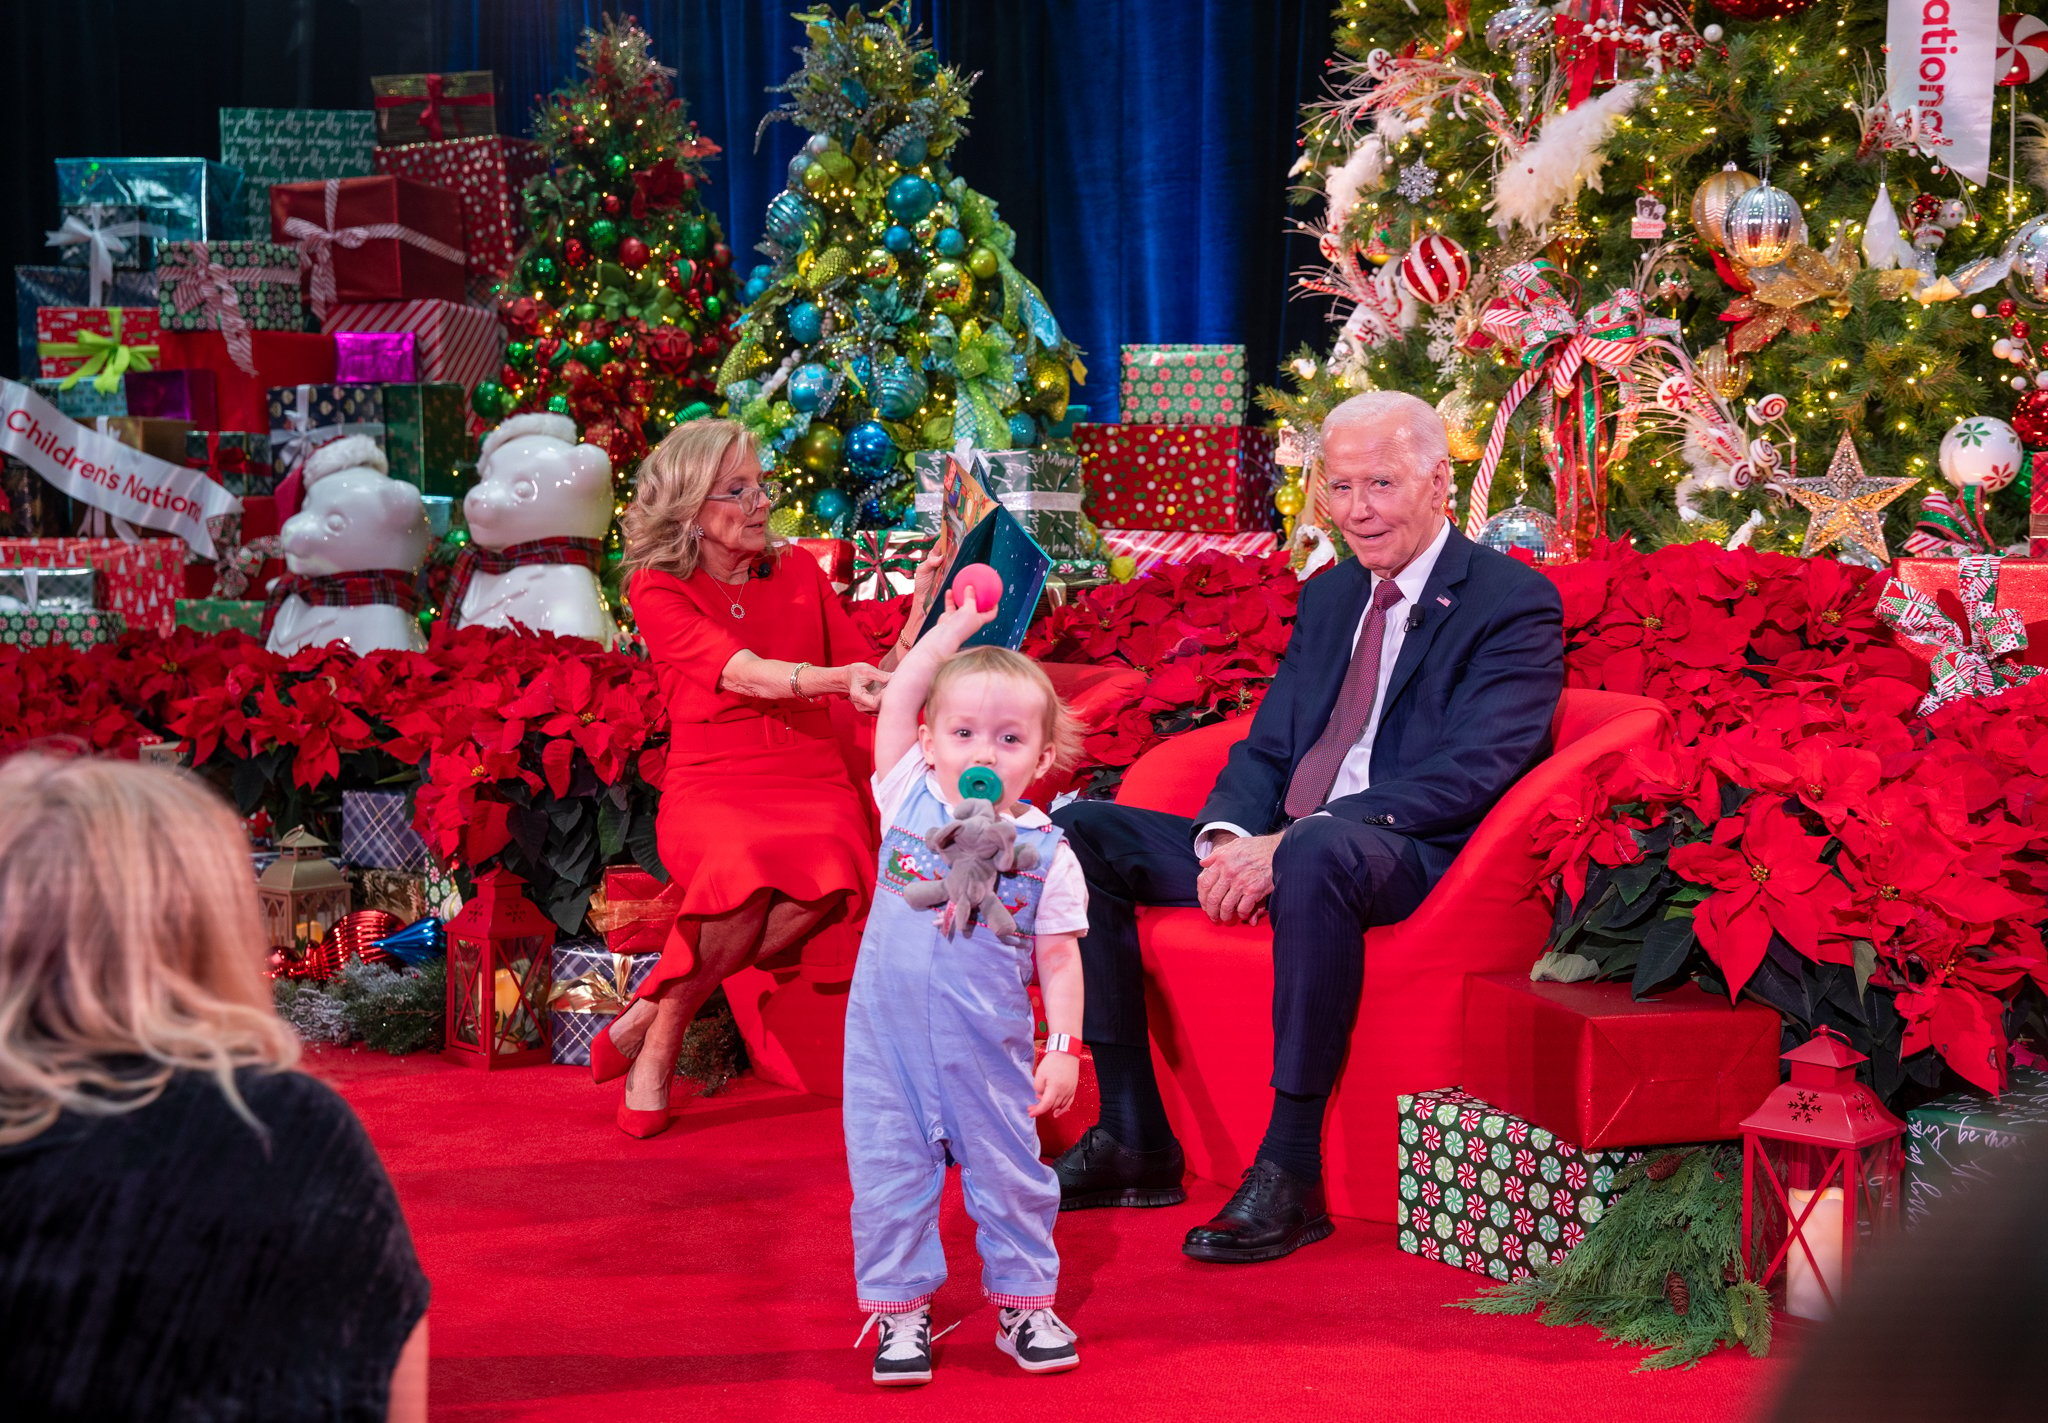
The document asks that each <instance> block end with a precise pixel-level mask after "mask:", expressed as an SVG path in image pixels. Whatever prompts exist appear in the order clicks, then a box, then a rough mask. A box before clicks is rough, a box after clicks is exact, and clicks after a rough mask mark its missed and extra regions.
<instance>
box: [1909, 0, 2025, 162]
mask: <svg viewBox="0 0 2048 1423" xmlns="http://www.w3.org/2000/svg"><path fill="white" fill-rule="evenodd" d="M1885 49H1886V50H1887V51H1888V57H1887V59H1886V70H1887V73H1888V75H1889V77H1890V88H1891V106H1892V113H1893V114H1894V115H1895V116H1896V117H1898V118H1900V119H1903V120H1905V122H1906V123H1907V125H1908V126H1909V128H1910V129H1911V130H1912V132H1913V135H1914V138H1915V140H1916V146H1917V147H1918V148H1919V149H1920V151H1921V152H1923V153H1925V154H1927V156H1928V157H1930V158H1933V159H1934V160H1936V161H1937V162H1939V163H1943V164H1945V165H1947V166H1948V167H1950V168H1953V169H1955V170H1956V172H1958V173H1960V174H1962V175H1963V176H1964V177H1965V178H1968V179H1969V180H1970V181H1971V182H1973V183H1981V182H1983V181H1984V180H1985V179H1986V177H1987V176H1989V172H1990V167H1991V97H1992V93H1993V91H1994V90H1995V89H1996V88H1997V85H1998V75H1997V74H1996V73H1994V72H1993V70H1994V67H1995V61H1996V59H1997V56H1998V0H1891V9H1890V12H1889V14H1888V16H1887V25H1886V29H1885Z"/></svg>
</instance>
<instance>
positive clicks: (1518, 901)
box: [1117, 690, 1671, 1221]
mask: <svg viewBox="0 0 2048 1423" xmlns="http://www.w3.org/2000/svg"><path fill="white" fill-rule="evenodd" d="M1670 725H1671V718H1670V715H1669V713H1667V712H1666V711H1665V709H1664V707H1663V705H1662V704H1661V703H1659V702H1655V701H1652V700H1650V699H1648V698H1644V697H1631V696H1623V695H1620V694H1617V693H1613V692H1594V691H1577V690H1568V691H1566V692H1565V694H1564V697H1563V700H1562V701H1561V702H1560V703H1559V704H1558V709H1557V715H1556V716H1555V718H1554V719H1553V720H1552V722H1551V737H1552V741H1553V743H1554V749H1553V751H1552V753H1551V755H1550V757H1549V759H1547V760H1545V761H1543V762H1542V763H1540V764H1539V765H1538V766H1537V767H1536V768H1535V769H1534V770H1532V771H1531V772H1530V773H1529V774H1528V775H1526V776H1524V777H1523V778H1522V779H1521V780H1520V781H1518V782H1517V783H1516V784H1515V785H1514V786H1513V787H1512V788H1510V790H1509V791H1508V793H1507V794H1506V795H1505V796H1503V797H1502V798H1501V801H1500V803H1499V804H1498V805H1496V806H1495V807H1494V808H1493V810H1492V811H1491V812H1490V813H1489V814H1488V815H1487V817H1486V819H1485V820H1484V821H1482V822H1481V823H1480V826H1479V828H1478V830H1477V831H1476V832H1475V833H1474V834H1473V836H1472V839H1471V840H1470V841H1469V842H1468V843H1467V844H1466V846H1465V848H1464V850H1462V851H1461V852H1460V853H1459V855H1458V858H1457V860H1456V861H1455V862H1454V863H1453V864H1452V866H1451V869H1450V872H1449V873H1448V874H1446V875H1445V876H1444V878H1443V880H1442V881H1441V882H1440V883H1439V884H1438V885H1437V887H1436V888H1435V889H1434V890H1433V891H1432V892H1431V893H1430V895H1429V897H1428V898H1427V899H1425V900H1424V901H1423V902H1422V906H1421V907H1420V908H1419V909H1417V910H1416V911H1415V913H1414V914H1412V915H1410V916H1409V917H1408V918H1407V919H1405V920H1403V921H1402V922H1400V923H1398V924H1390V925H1386V926H1384V927H1382V928H1376V929H1373V930H1372V931H1371V932H1369V933H1368V934H1367V935H1366V936H1365V994H1364V999H1363V1001H1362V1003H1361V1004H1360V1007H1359V1012H1358V1023H1357V1027H1356V1028H1355V1029H1354V1031H1353V1034H1352V1039H1351V1052H1350V1056H1349V1058H1348V1059H1347V1060H1346V1062H1345V1066H1344V1072H1343V1076H1342V1077H1341V1078H1340V1079H1339V1080H1338V1083H1337V1091H1336V1095H1335V1097H1334V1098H1333V1100H1332V1102H1331V1111H1330V1121H1329V1129H1328V1133H1327V1136H1326V1139H1325V1161H1326V1167H1325V1179H1326V1181H1327V1184H1328V1187H1329V1202H1330V1209H1331V1210H1332V1211H1335V1212H1336V1213H1338V1214H1339V1215H1349V1216H1363V1217H1364V1218H1366V1219H1367V1220H1380V1221H1392V1220H1394V1219H1395V1218H1396V1205H1395V1188H1394V1182H1395V1154H1394V1153H1395V1132H1396V1127H1395V1109H1394V1098H1395V1096H1396V1095H1397V1094H1399V1093H1402V1092H1415V1091H1422V1090H1426V1089H1429V1088H1434V1087H1452V1086H1456V1085H1458V1083H1459V1078H1460V1076H1461V1074H1462V1069H1463V1059H1462V1024H1463V1013H1464V988H1465V977H1466V975H1468V974H1474V973H1499V972H1506V971H1510V970H1521V969H1526V968H1527V967H1528V966H1529V964H1530V963H1532V962H1534V960H1535V958H1536V956H1537V955H1538V954H1539V953H1541V952H1542V948H1543V944H1544V941H1545V939H1546V937H1547V936H1548V934H1549V930H1550V920H1551V910H1552V902H1553V900H1552V891H1551V889H1550V888H1549V886H1547V885H1545V884H1542V883H1539V869H1540V866H1541V864H1542V860H1543V849H1544V847H1542V846H1539V845H1537V844H1535V843H1533V841H1532V837H1531V834H1530V823H1531V821H1532V819H1533V817H1534V815H1535V812H1536V809H1537V807H1538V806H1539V805H1540V804H1541V803H1542V801H1543V799H1544V798H1545V797H1546V796H1548V795H1549V794H1550V793H1551V792H1552V791H1554V790H1556V789H1557V788H1558V787H1559V786H1560V785H1561V784H1562V783H1564V782H1565V781H1566V780H1567V778H1568V777H1570V776H1571V775H1572V774H1573V773H1574V772H1576V771H1578V770H1580V769H1582V768H1583V767H1585V766H1586V765H1587V764H1589V763H1590V762H1591V761H1593V760H1594V759H1595V758H1597V757H1599V756H1602V755H1605V754H1606V753H1608V752H1610V751H1616V750H1621V749H1623V748H1626V747H1630V746H1646V745H1654V744H1656V743H1657V742H1659V741H1660V739H1661V738H1663V737H1664V736H1666V735H1667V734H1668V733H1669V730H1670ZM1249 728H1250V719H1249V718H1245V719H1242V720H1238V721H1231V722H1225V723H1223V724H1221V725H1218V726H1211V727H1205V728H1202V729H1200V730H1198V731H1192V732H1189V733H1187V734H1185V735H1183V736H1178V737H1175V738H1174V739H1173V740H1171V741H1169V742H1167V743H1165V744H1164V745H1162V746H1158V747H1155V748H1154V749H1153V750H1151V751H1149V752H1147V753H1146V754H1145V755H1144V756H1142V757H1140V758H1139V760H1138V762H1137V764H1135V765H1134V766H1132V767H1131V769H1130V772H1129V774H1128V775H1127V776H1126V777H1125V778H1124V782H1123V786H1122V788H1121V790H1120V792H1119V793H1118V796H1117V800H1118V801H1119V803H1121V804H1124V805H1135V806H1143V807H1146V808H1149V809H1153V810H1163V811H1170V812H1173V813H1175V814H1178V815H1194V814H1195V813H1196V812H1198V811H1199V810H1200V809H1201V806H1202V802H1203V801H1204V799H1206V797H1207V796H1208V793H1209V789H1210V787H1211V786H1212V785H1214V784H1215V780H1216V776H1217V773H1218V772H1219V771H1221V770H1222V768H1223V762H1224V758H1225V757H1226V756H1227V755H1228V753H1229V751H1230V748H1231V746H1232V745H1233V744H1234V743H1235V742H1236V741H1237V740H1238V739H1239V738H1240V737H1242V736H1243V735H1244V734H1245V732H1246V731H1247V730H1249ZM1138 933H1139V938H1140V941H1141V943H1142V945H1143V949H1144V956H1145V967H1146V969H1147V971H1148V976H1149V983H1148V985H1147V991H1146V1001H1147V1010H1148V1012H1149V1014H1150V1020H1151V1032H1152V1050H1153V1057H1154V1060H1155V1062H1156V1064H1157V1066H1158V1068H1159V1083H1160V1089H1161V1091H1162V1093H1163V1094H1164V1096H1165V1098H1166V1110H1167V1115H1168V1116H1169V1117H1170V1118H1171V1119H1172V1121H1173V1126H1174V1130H1175V1131H1176V1132H1177V1133H1178V1134H1179V1136H1180V1140H1181V1144H1182V1146H1183V1147H1184V1148H1185V1149H1186V1151H1187V1158H1188V1168H1189V1169H1190V1170H1191V1171H1192V1172H1193V1173H1194V1174H1195V1175H1197V1176H1201V1177H1203V1178H1205V1179H1207V1180H1210V1181H1216V1182H1220V1183H1223V1184H1226V1185H1235V1184H1236V1183H1237V1180H1238V1177H1239V1175H1240V1174H1241V1173H1242V1172H1243V1170H1244V1168H1245V1167H1246V1166H1247V1165H1249V1164H1250V1162H1251V1159H1252V1155H1253V1152H1254V1151H1255V1150H1256V1149H1257V1147H1258V1144H1259V1140H1260V1138H1261V1137H1262V1136H1263V1135H1264V1134H1265V1127H1266V1118H1267V1114H1268V1111H1269V1109H1270V1108H1271V1106H1272V1100H1273V1094H1272V1088H1271V1087H1270V1085H1269V1083H1270V1081H1271V1077H1272V1070H1273V1024H1272V1017H1271V1013H1270V1011H1269V1009H1270V1004H1271V1002H1272V993H1273V959H1272V933H1271V931H1270V930H1269V929H1268V928H1267V927H1266V926H1265V925H1255V926H1244V925H1231V926H1224V925H1218V924H1212V923H1210V922H1209V920H1208V918H1207V916H1205V915H1204V914H1203V913H1202V911H1201V910H1199V909H1145V910H1141V911H1140V913H1139V920H1138Z"/></svg>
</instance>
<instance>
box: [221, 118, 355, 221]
mask: <svg viewBox="0 0 2048 1423" xmlns="http://www.w3.org/2000/svg"><path fill="white" fill-rule="evenodd" d="M376 147H377V116H376V114H375V113H373V112H372V111H371V110H369V109H222V110H221V111H220V157H221V161H222V162H223V163H227V164H230V165H231V166H233V167H236V168H239V169H241V170H242V178H243V183H242V213H243V222H244V230H245V231H247V232H248V233H250V234H252V235H256V236H260V235H262V234H263V233H267V232H269V231H270V187H271V184H273V183H311V182H317V181H319V180H321V179H324V178H367V177H369V176H370V175H371V174H372V173H374V172H375V171H376V169H375V168H374V167H373V166H372V165H371V161H370V158H371V154H372V153H373V152H375V150H376Z"/></svg>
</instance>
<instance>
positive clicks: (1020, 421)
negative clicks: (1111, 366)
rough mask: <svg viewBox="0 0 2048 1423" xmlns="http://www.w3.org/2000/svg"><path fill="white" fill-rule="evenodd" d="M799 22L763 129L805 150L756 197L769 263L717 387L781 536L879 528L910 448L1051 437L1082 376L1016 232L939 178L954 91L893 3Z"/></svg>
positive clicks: (899, 492)
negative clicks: (743, 436)
mask: <svg viewBox="0 0 2048 1423" xmlns="http://www.w3.org/2000/svg"><path fill="white" fill-rule="evenodd" d="M799 18H800V19H801V20H802V21H803V24H804V27H805V33H806V35H807V37H808V40H809V44H808V46H807V47H806V48H805V50H804V51H803V67H802V68H801V69H799V70H798V71H797V73H796V74H795V75H793V76H792V77H791V78H790V79H789V81H788V82H787V83H785V84H783V85H782V86H780V89H779V90H778V92H780V93H782V94H785V95H786V96H787V100H786V102H785V103H784V104H783V105H782V107H781V108H779V109H777V110H776V111H775V112H774V113H772V114H770V115H769V117H768V119H767V120H764V123H767V122H773V121H775V120H777V119H787V120H789V121H791V122H793V123H795V124H797V125H799V126H800V127H802V128H804V129H805V130H807V131H808V132H809V134H810V138H809V139H808V140H807V141H806V142H805V144H804V147H803V149H802V150H801V151H800V152H799V153H798V154H797V155H796V157H795V158H793V159H792V160H791V161H790V166H789V187H788V188H787V189H785V190H784V191H783V192H780V193H778V194H776V195H775V197H774V198H773V199H772V200H771V201H770V202H769V204H768V212H767V228H766V230H767V240H766V241H765V242H764V243H763V244H762V249H761V250H762V252H763V253H764V254H765V255H766V256H767V257H768V259H769V260H768V261H767V262H765V263H762V264H761V265H759V266H756V267H755V268H754V269H753V272H752V273H751V275H750V276H749V277H748V279H747V284H746V288H745V296H746V300H747V310H746V314H745V316H744V317H743V318H742V319H741V320H740V321H739V322H737V323H735V325H734V332H735V335H736V336H737V338H738V341H737V344H736V345H735V346H734V347H733V348H732V351H731V354H730V355H728V356H727V357H726V361H725V366H724V369H723V370H722V371H721V372H720V373H719V380H718V383H719V387H720V389H721V390H722V391H723V392H724V393H725V395H726V398H727V399H728V400H729V401H730V402H731V407H732V410H733V413H734V414H736V415H737V416H738V417H739V418H740V419H741V420H743V421H744V422H745V423H746V424H747V426H748V428H749V429H751V430H753V431H754V433H755V435H756V437H757V438H758V439H759V441H760V443H761V447H762V449H763V450H764V451H770V452H772V454H773V456H774V459H775V461H776V464H777V466H778V472H779V473H780V475H781V477H782V478H783V479H784V480H785V481H786V482H788V483H789V484H790V485H791V486H792V488H793V490H794V492H795V494H796V496H797V498H796V499H795V500H794V501H793V502H792V503H791V504H790V505H788V506H786V507H785V508H784V509H783V510H780V511H778V519H779V520H780V527H781V528H782V530H783V531H784V532H790V531H794V530H798V529H802V530H810V531H819V530H823V529H835V530H843V529H846V528H850V527H862V528H879V527H886V526H890V525H894V524H897V523H899V522H901V521H902V519H903V518H904V516H905V514H906V511H907V510H908V509H909V508H910V505H911V503H912V495H913V492H914V491H913V488H912V481H911V475H910V456H911V455H912V453H913V452H915V451H917V450H925V449H950V448H952V447H953V445H954V444H955V442H956V441H958V440H962V439H965V440H971V441H972V442H973V443H974V444H975V445H976V446H977V447H978V448H980V449H984V450H1008V449H1020V448H1028V447H1032V446H1037V445H1042V444H1052V443H1063V442H1064V441H1065V440H1066V438H1067V435H1068V433H1069V431H1070V429H1071V424H1070V422H1069V421H1068V420H1067V393H1068V389H1069V384H1070V381H1071V380H1073V379H1076V378H1078V377H1079V376H1080V375H1081V374H1082V371H1081V368H1080V365H1079V363H1078V353H1077V352H1076V351H1075V349H1074V346H1073V343H1072V342H1070V341H1068V340H1067V338H1066V337H1065V336H1064V335H1063V334H1062V333H1061V331H1060V326H1059V322H1058V321H1056V320H1055V319H1054V318H1053V314H1052V309H1051V308H1050V307H1049V306H1047V304H1046V301H1045V298H1044V297H1043V296H1041V295H1040V294H1039V291H1038V288H1037V287H1035V286H1033V285H1032V283H1031V282H1030V280H1029V279H1028V278H1026V277H1025V276H1024V275H1023V273H1021V272H1019V271H1018V270H1017V268H1016V266H1015V265H1014V263H1013V262H1012V260H1011V258H1012V256H1013V255H1014V253H1015V251H1016V236H1015V234H1014V233H1013V232H1011V230H1010V228H1009V227H1008V225H1007V224H1005V223H1004V222H1003V221H1002V220H1001V219H1000V218H999V217H997V216H996V209H995V204H994V203H992V202H990V201H989V200H988V199H987V198H985V197H983V196H982V195H981V194H980V193H977V192H975V191H974V190H973V189H972V188H970V187H968V186H967V184H966V182H965V181H964V180H963V179H960V178H957V177H955V176H954V175H953V173H952V172H951V170H950V169H949V168H948V167H947V165H946V157H947V155H948V154H949V153H950V152H951V151H952V150H953V146H954V145H955V144H956V143H958V142H959V140H960V137H961V135H962V132H963V130H962V128H961V124H962V121H963V120H964V119H965V118H966V116H967V89H968V83H969V81H968V80H965V79H963V78H962V77H961V76H960V75H959V74H958V73H957V72H956V71H954V70H953V69H951V68H949V67H947V66H945V65H943V64H940V63H939V62H938V58H937V56H935V55H934V54H933V53H932V51H931V49H930V47H929V46H928V45H926V44H925V43H924V42H923V40H922V39H921V38H920V37H918V36H916V35H913V34H911V33H908V32H906V28H905V20H904V17H903V11H902V8H901V7H900V6H898V5H893V4H892V5H885V6H884V7H882V8H881V9H879V10H876V11H874V12H873V13H872V14H864V13H863V12H862V11H860V10H858V9H853V10H848V11H847V12H846V13H845V15H844V16H843V17H842V16H840V15H838V14H835V13H834V12H833V11H831V10H829V9H823V8H820V9H814V10H809V11H806V12H804V13H803V14H802V15H801V16H799Z"/></svg>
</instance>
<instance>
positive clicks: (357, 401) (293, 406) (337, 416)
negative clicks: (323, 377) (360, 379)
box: [267, 383, 384, 479]
mask: <svg viewBox="0 0 2048 1423" xmlns="http://www.w3.org/2000/svg"><path fill="white" fill-rule="evenodd" d="M267 409H268V412H269V413H268V417H267V418H268V420H269V424H270V459H271V467H272V468H273V469H275V470H276V471H277V476H278V478H279V479H284V478H286V477H288V476H289V475H291V474H292V473H293V472H295V471H296V470H297V469H298V468H299V467H300V466H301V465H303V464H304V463H305V462H306V458H307V456H309V455H311V454H312V453H313V451H314V450H316V449H318V448H320V446H322V445H324V444H326V443H327V442H328V441H330V440H339V439H341V438H343V437H344V436H348V435H368V436H370V438H372V439H374V440H375V441H377V443H378V444H379V445H382V444H383V443H384V387H383V386H381V385H335V384H332V383H328V384H322V385H289V386H280V387H278V388H277V389H274V390H272V391H271V392H270V393H269V397H268V401H267Z"/></svg>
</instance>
